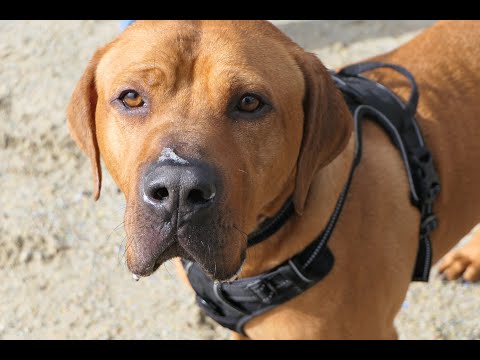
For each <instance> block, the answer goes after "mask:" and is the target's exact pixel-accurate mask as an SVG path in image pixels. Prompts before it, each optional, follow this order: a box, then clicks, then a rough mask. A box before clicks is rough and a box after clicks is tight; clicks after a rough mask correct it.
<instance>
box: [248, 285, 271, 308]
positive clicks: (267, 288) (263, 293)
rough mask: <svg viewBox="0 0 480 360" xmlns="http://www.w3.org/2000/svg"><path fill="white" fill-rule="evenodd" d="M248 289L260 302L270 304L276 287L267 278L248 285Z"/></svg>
mask: <svg viewBox="0 0 480 360" xmlns="http://www.w3.org/2000/svg"><path fill="white" fill-rule="evenodd" d="M248 289H249V290H250V291H251V292H253V293H254V294H255V295H256V296H257V297H258V298H259V299H260V301H261V302H263V303H264V304H270V303H271V302H272V299H273V297H274V295H275V294H276V293H277V289H276V288H275V286H274V285H273V284H271V283H270V281H269V280H268V279H263V280H258V281H255V282H254V283H252V284H250V285H248Z"/></svg>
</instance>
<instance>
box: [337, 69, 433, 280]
mask: <svg viewBox="0 0 480 360" xmlns="http://www.w3.org/2000/svg"><path fill="white" fill-rule="evenodd" d="M378 68H391V69H393V70H395V71H397V72H399V73H401V74H402V75H404V76H405V77H406V78H407V79H408V81H409V82H410V88H411V92H410V97H409V100H408V102H407V103H406V104H404V103H403V102H402V101H401V100H400V99H399V98H398V97H397V96H396V95H395V94H394V93H393V92H392V91H390V90H389V89H388V88H386V87H384V86H383V85H382V84H379V83H377V82H374V81H371V80H369V79H366V78H364V77H362V76H361V75H360V74H361V73H362V72H365V71H370V70H373V69H378ZM332 76H333V79H334V80H335V82H336V83H337V86H338V87H339V88H340V89H341V90H342V92H343V94H344V97H345V100H346V101H347V104H348V105H349V106H350V108H351V109H354V111H356V110H358V109H360V108H361V106H365V105H366V106H370V107H371V109H370V112H371V115H372V116H373V120H374V121H376V122H377V123H379V124H380V125H381V126H382V127H383V128H384V129H385V130H386V132H387V134H388V135H389V136H390V139H391V140H392V142H393V143H394V145H395V146H396V147H397V148H398V149H399V151H400V153H401V155H402V160H403V161H404V164H405V169H406V171H407V176H408V181H409V186H410V199H411V202H412V203H413V205H415V206H416V207H417V208H418V209H419V211H420V215H421V220H420V231H419V248H418V252H417V259H416V262H415V268H414V271H413V276H412V280H414V281H428V277H429V273H430V268H431V263H432V251H431V243H430V233H431V232H432V231H433V230H434V229H435V228H436V227H437V225H438V222H437V218H436V216H435V214H434V213H433V202H434V201H435V198H436V196H437V194H438V193H439V192H440V180H439V177H438V174H437V172H436V170H435V166H434V164H433V157H432V156H431V153H430V151H429V149H428V148H427V146H426V144H425V142H424V140H423V136H422V133H421V131H420V128H419V126H418V124H417V121H416V119H415V113H416V107H417V104H418V97H419V93H418V86H417V84H416V82H415V79H414V78H413V76H412V74H410V72H408V71H407V70H406V69H405V68H403V67H401V66H399V65H394V64H384V63H380V62H371V63H360V64H354V65H350V66H347V67H346V68H344V69H342V70H341V71H340V72H339V73H338V74H333V75H332ZM372 112H373V114H372Z"/></svg>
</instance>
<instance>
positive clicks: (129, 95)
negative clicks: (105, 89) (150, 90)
mask: <svg viewBox="0 0 480 360" xmlns="http://www.w3.org/2000/svg"><path fill="white" fill-rule="evenodd" d="M120 100H122V102H123V105H125V106H126V107H128V108H137V107H141V106H143V104H145V102H144V101H143V98H142V97H141V95H140V94H139V93H138V92H136V91H135V90H127V91H125V92H124V93H123V94H122V95H121V96H120Z"/></svg>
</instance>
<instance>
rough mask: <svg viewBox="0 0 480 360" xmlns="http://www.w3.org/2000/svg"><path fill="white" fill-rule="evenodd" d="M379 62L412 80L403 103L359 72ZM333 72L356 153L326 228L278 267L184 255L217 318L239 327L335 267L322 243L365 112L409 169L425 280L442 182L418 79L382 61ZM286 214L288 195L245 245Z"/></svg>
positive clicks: (200, 297)
mask: <svg viewBox="0 0 480 360" xmlns="http://www.w3.org/2000/svg"><path fill="white" fill-rule="evenodd" d="M379 67H390V68H392V69H394V70H396V71H399V72H400V73H402V74H403V75H405V76H406V77H407V78H408V79H409V80H410V83H411V87H412V92H411V95H410V99H409V101H408V102H407V104H406V105H404V104H403V103H402V102H401V101H400V100H399V99H398V98H397V97H396V96H395V95H394V94H393V93H392V92H390V91H389V90H388V89H386V88H385V87H383V86H382V85H380V84H378V83H375V82H373V81H371V80H368V79H366V78H363V77H361V76H358V74H359V73H361V72H364V71H368V70H372V69H375V68H379ZM332 76H333V79H334V80H335V82H336V83H337V86H338V87H339V88H340V89H341V90H342V92H343V94H344V96H345V100H346V101H347V104H348V105H349V107H350V109H351V111H352V112H353V119H354V127H355V132H354V136H355V156H354V159H353V161H352V166H351V170H350V174H349V177H348V179H347V182H346V183H345V186H344V188H343V191H342V192H341V194H340V196H339V198H338V200H337V203H336V206H335V209H334V211H333V213H332V215H331V217H330V219H329V221H328V223H327V226H326V227H325V229H324V230H323V232H322V233H321V234H320V235H319V236H318V237H317V238H316V239H315V240H314V241H313V242H312V243H310V245H308V246H307V247H306V248H305V249H304V250H303V251H302V252H300V253H299V254H297V255H295V256H294V257H292V258H290V259H289V260H287V261H285V262H283V263H282V264H280V265H279V266H277V267H276V268H274V269H272V270H270V271H268V272H266V273H263V274H260V275H258V276H254V277H250V278H244V279H239V280H235V281H232V282H223V283H222V282H216V281H213V280H211V279H210V278H209V277H208V276H207V275H206V274H204V273H203V271H202V270H201V268H200V267H199V266H198V265H197V264H195V263H192V262H190V261H186V260H183V265H184V267H185V270H186V272H187V276H188V278H189V281H190V283H191V285H192V287H193V289H194V290H195V292H196V294H197V303H198V305H199V306H200V308H202V310H203V311H205V312H206V313H207V315H209V316H210V317H211V318H213V319H214V320H215V321H217V322H218V323H219V324H220V325H222V326H224V327H227V328H229V329H231V330H234V331H237V332H239V333H242V334H244V335H246V334H245V332H244V329H243V327H244V325H245V323H246V322H247V321H248V320H250V319H251V318H253V317H255V316H258V315H260V314H262V313H264V312H266V311H268V310H270V309H271V308H273V307H275V306H277V305H280V304H282V303H284V302H286V301H288V300H290V299H292V298H294V297H295V296H297V295H299V294H300V293H302V292H303V291H305V290H307V289H308V288H310V287H312V286H313V285H315V284H316V283H317V282H318V281H320V280H322V279H323V278H324V277H325V276H326V275H327V274H328V273H329V272H330V270H331V269H332V267H333V265H334V256H333V254H332V252H331V251H330V249H329V248H328V246H327V243H328V240H329V238H330V236H331V234H332V232H333V230H334V228H335V224H336V222H337V220H338V218H339V216H340V214H341V211H342V208H343V205H344V203H345V200H346V197H347V194H348V190H349V188H350V184H351V182H352V179H353V175H354V173H355V169H356V168H357V166H358V164H359V163H360V159H361V154H362V124H363V119H364V117H365V115H368V116H369V118H371V119H373V120H374V121H376V122H377V123H379V124H380V125H381V126H382V127H383V128H384V129H385V131H386V132H387V133H388V134H389V136H390V138H391V140H392V142H393V143H394V144H395V146H396V147H397V148H398V149H399V151H400V153H401V156H402V159H403V161H404V164H405V168H406V171H407V175H408V180H409V185H410V193H411V201H412V203H413V205H415V206H416V207H417V208H419V210H420V212H421V224H420V242H419V250H418V254H417V259H416V265H415V269H414V273H413V277H412V279H413V280H414V281H428V274H429V271H430V267H431V247H430V240H429V234H430V232H431V231H432V230H433V229H434V228H435V227H436V218H435V215H434V214H433V211H432V205H433V201H434V198H435V196H436V195H437V193H438V191H439V190H440V185H439V181H438V176H437V174H436V172H435V169H434V167H433V162H432V157H431V156H430V152H429V151H428V149H427V148H426V146H425V144H424V141H423V138H422V135H421V132H420V130H419V128H418V125H417V124H416V121H415V118H414V115H415V112H416V106H417V102H418V90H417V87H416V84H415V80H414V79H413V77H412V76H411V74H410V73H409V72H408V71H406V70H405V69H404V68H402V67H400V66H397V65H391V64H382V63H362V64H357V65H352V66H350V67H347V68H344V69H343V70H342V71H340V72H339V73H338V74H332ZM291 214H293V204H292V200H291V198H290V199H288V200H287V202H286V203H285V204H284V206H283V207H282V208H281V210H280V211H279V212H278V213H277V215H276V216H275V217H274V218H272V219H269V220H267V221H265V222H264V223H263V224H262V226H261V227H260V230H259V231H256V232H255V233H253V234H251V235H250V236H249V239H248V240H249V241H248V244H249V246H252V245H255V244H257V243H259V242H261V241H263V240H265V239H266V238H268V237H269V236H271V235H272V234H273V233H275V232H276V231H277V230H278V229H280V227H281V226H282V225H283V224H284V223H285V222H286V221H287V220H288V218H289V217H290V216H291Z"/></svg>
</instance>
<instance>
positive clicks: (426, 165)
mask: <svg viewBox="0 0 480 360" xmlns="http://www.w3.org/2000/svg"><path fill="white" fill-rule="evenodd" d="M410 160H411V162H412V163H413V164H414V165H416V167H414V168H416V169H418V171H417V172H416V174H415V175H416V176H415V179H416V181H415V183H416V186H415V187H416V190H417V193H418V196H419V198H420V199H419V200H420V203H421V204H427V205H429V206H430V205H432V204H433V201H434V200H435V197H436V196H437V194H438V193H439V192H440V180H439V177H438V174H437V172H436V171H435V166H434V164H433V158H432V155H431V153H430V151H428V149H427V148H425V147H421V148H419V149H416V150H415V152H414V153H413V154H412V155H411V156H410ZM422 213H423V211H422Z"/></svg>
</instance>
